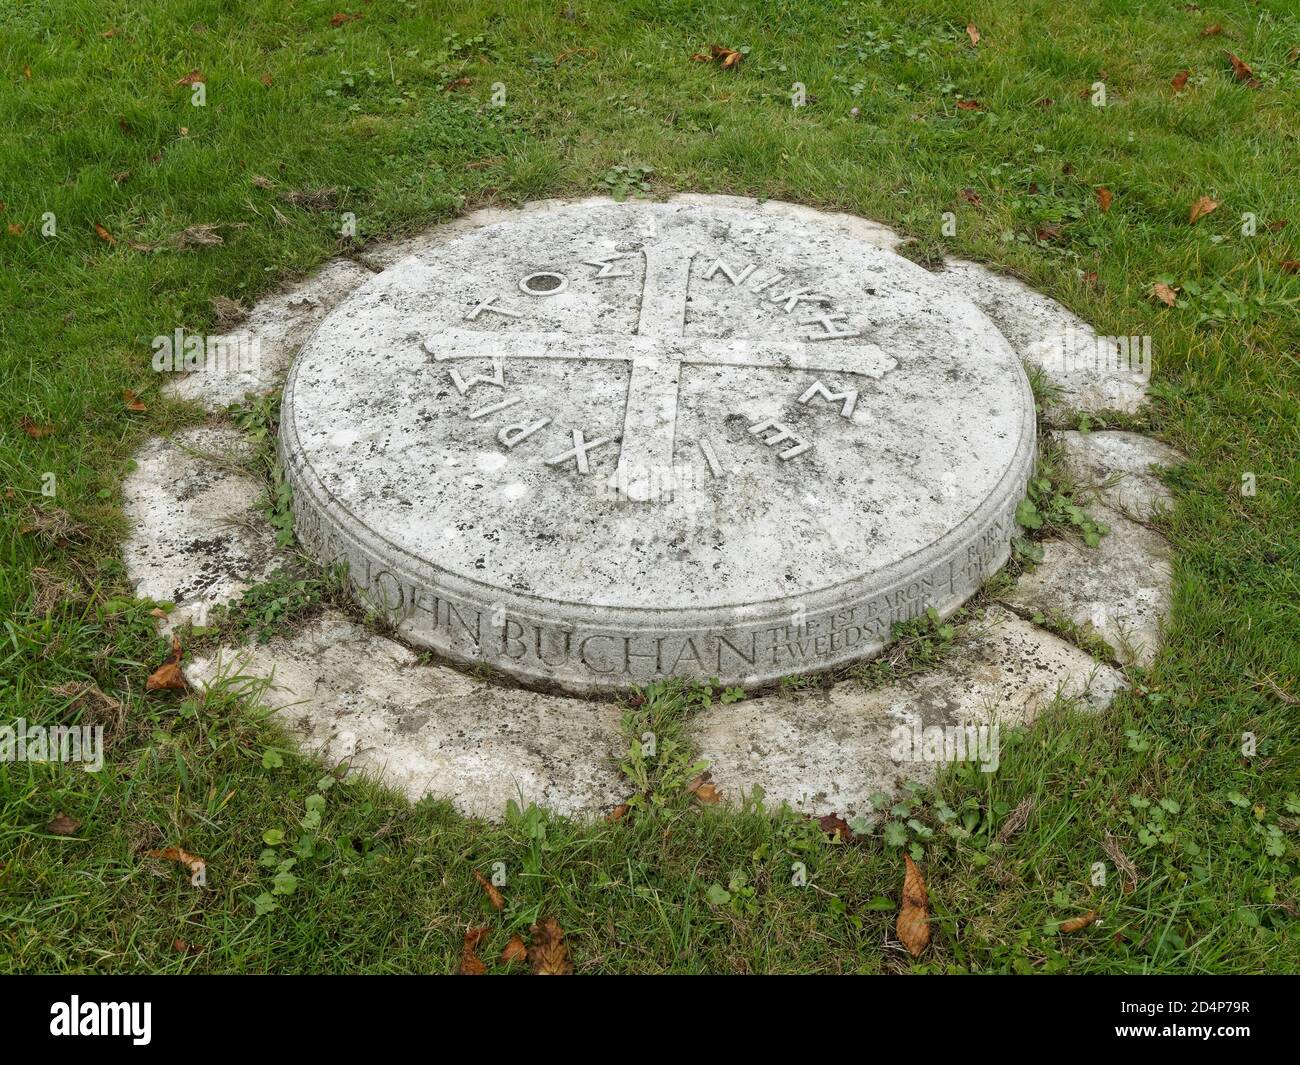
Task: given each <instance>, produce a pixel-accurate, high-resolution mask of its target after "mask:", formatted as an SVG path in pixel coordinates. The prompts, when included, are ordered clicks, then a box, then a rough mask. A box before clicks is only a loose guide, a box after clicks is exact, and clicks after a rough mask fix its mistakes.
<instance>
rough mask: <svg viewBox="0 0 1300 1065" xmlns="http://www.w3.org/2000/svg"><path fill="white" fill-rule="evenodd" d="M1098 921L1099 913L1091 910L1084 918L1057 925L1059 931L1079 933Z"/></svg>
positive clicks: (1075, 918)
mask: <svg viewBox="0 0 1300 1065" xmlns="http://www.w3.org/2000/svg"><path fill="white" fill-rule="evenodd" d="M1096 919H1097V911H1096V910H1089V911H1088V912H1087V913H1085V914H1084V915H1083V916H1082V917H1074V918H1071V919H1070V920H1068V921H1062V922H1061V923H1060V924H1059V925H1057V931H1059V932H1078V931H1081V930H1082V929H1084V928H1087V927H1088V925H1090V924H1092V922H1093V921H1095V920H1096Z"/></svg>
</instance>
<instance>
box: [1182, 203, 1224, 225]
mask: <svg viewBox="0 0 1300 1065" xmlns="http://www.w3.org/2000/svg"><path fill="white" fill-rule="evenodd" d="M1218 206H1219V204H1218V201H1216V200H1212V199H1210V197H1208V196H1202V197H1201V198H1200V199H1199V200H1197V201H1196V202H1195V203H1194V204H1192V209H1191V211H1190V212H1188V216H1187V221H1188V222H1189V223H1191V222H1196V221H1199V220H1200V219H1202V218H1204V217H1205V216H1206V215H1207V214H1209V213H1210V212H1211V211H1213V210H1215V209H1216V208H1217V207H1218Z"/></svg>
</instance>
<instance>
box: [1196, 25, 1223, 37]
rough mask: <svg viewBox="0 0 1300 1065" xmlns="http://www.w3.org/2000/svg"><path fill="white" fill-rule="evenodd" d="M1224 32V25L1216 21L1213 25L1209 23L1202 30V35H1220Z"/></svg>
mask: <svg viewBox="0 0 1300 1065" xmlns="http://www.w3.org/2000/svg"><path fill="white" fill-rule="evenodd" d="M1222 32H1223V27H1222V26H1220V25H1219V24H1218V23H1217V22H1215V23H1213V24H1211V25H1209V26H1206V27H1205V29H1203V30H1201V36H1202V37H1217V36H1219V34H1221V33H1222Z"/></svg>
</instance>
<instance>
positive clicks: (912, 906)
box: [896, 854, 930, 958]
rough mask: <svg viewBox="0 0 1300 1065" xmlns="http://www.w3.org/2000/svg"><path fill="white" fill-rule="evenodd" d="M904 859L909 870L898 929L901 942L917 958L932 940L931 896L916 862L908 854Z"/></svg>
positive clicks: (904, 884) (905, 881)
mask: <svg viewBox="0 0 1300 1065" xmlns="http://www.w3.org/2000/svg"><path fill="white" fill-rule="evenodd" d="M903 861H904V862H905V863H906V870H907V871H906V873H905V874H904V876H903V905H902V906H901V907H900V908H899V911H898V924H897V925H896V931H897V933H898V940H899V942H900V943H902V944H903V946H905V947H906V948H907V952H908V953H909V954H910V955H912V957H914V958H915V957H916V956H917V955H918V954H920V953H921V951H923V950H925V948H926V946H927V945H928V944H929V942H930V896H929V894H928V893H927V891H926V889H925V878H924V877H923V876H922V875H921V870H920V869H918V868H917V867H916V863H915V862H914V861H912V859H911V857H910V856H908V855H906V854H905V855H903Z"/></svg>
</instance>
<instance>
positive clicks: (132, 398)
mask: <svg viewBox="0 0 1300 1065" xmlns="http://www.w3.org/2000/svg"><path fill="white" fill-rule="evenodd" d="M122 403H123V404H124V405H125V406H126V409H127V410H130V411H135V412H136V413H137V414H140V413H142V412H144V411H147V410H148V409H149V408H148V407H146V406H145V405H144V404H143V403H142V402H140V397H139V396H137V395H136V394H135V393H134V392H132V391H131V390H130V389H129V388H128V389H126V391H124V392H123V393H122Z"/></svg>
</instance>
